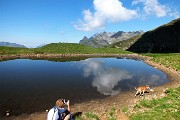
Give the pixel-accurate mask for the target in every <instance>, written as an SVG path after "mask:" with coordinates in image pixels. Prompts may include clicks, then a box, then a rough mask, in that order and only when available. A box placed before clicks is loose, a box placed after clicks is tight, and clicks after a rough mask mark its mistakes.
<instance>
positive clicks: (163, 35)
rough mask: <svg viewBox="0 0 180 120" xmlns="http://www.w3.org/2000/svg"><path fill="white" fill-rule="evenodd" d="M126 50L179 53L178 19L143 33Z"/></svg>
mask: <svg viewBox="0 0 180 120" xmlns="http://www.w3.org/2000/svg"><path fill="white" fill-rule="evenodd" d="M127 50H128V51H131V52H136V53H179V52H180V18H178V19H175V20H173V21H171V22H169V23H167V24H165V25H162V26H160V27H158V28H156V29H154V30H151V31H148V32H146V33H144V34H143V35H142V36H141V37H140V38H138V39H137V40H135V42H134V43H133V44H132V45H131V46H130V47H129V48H128V49H127Z"/></svg>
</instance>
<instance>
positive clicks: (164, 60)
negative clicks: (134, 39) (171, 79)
mask: <svg viewBox="0 0 180 120" xmlns="http://www.w3.org/2000/svg"><path fill="white" fill-rule="evenodd" d="M142 55H145V56H149V57H152V59H151V60H152V61H154V62H156V63H159V64H162V65H164V66H166V67H171V68H173V69H175V70H180V53H168V54H167V53H166V54H152V53H151V54H150V53H149V54H142Z"/></svg>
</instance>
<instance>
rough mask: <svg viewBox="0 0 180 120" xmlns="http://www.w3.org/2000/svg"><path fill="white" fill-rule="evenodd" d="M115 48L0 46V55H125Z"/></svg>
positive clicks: (57, 44) (80, 45)
mask: <svg viewBox="0 0 180 120" xmlns="http://www.w3.org/2000/svg"><path fill="white" fill-rule="evenodd" d="M126 53H131V52H128V51H124V50H120V49H115V48H92V47H89V46H85V45H82V44H76V43H51V44H48V45H45V46H43V47H41V48H14V47H2V46H0V55H9V54H126Z"/></svg>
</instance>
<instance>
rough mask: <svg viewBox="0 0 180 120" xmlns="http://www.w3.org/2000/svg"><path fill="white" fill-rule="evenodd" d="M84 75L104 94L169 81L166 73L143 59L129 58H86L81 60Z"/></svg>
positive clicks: (114, 93)
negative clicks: (147, 63)
mask: <svg viewBox="0 0 180 120" xmlns="http://www.w3.org/2000/svg"><path fill="white" fill-rule="evenodd" d="M81 64H82V65H83V66H82V68H83V75H84V77H85V78H86V77H91V79H92V86H93V87H96V88H97V91H99V92H100V93H102V94H104V95H116V94H118V93H120V92H121V91H125V90H129V89H131V88H133V87H135V86H139V85H146V84H147V85H150V86H157V85H161V84H163V83H165V82H167V81H168V80H167V78H166V75H164V74H163V73H162V72H160V71H159V70H156V69H154V68H152V67H151V66H148V65H146V64H145V63H143V62H142V61H135V60H127V59H119V60H118V59H112V58H103V59H95V58H93V59H86V60H84V61H81Z"/></svg>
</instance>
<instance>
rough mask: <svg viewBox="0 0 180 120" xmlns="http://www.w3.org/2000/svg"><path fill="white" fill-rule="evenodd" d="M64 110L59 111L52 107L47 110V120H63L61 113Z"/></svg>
mask: <svg viewBox="0 0 180 120" xmlns="http://www.w3.org/2000/svg"><path fill="white" fill-rule="evenodd" d="M65 110H66V109H64V110H60V109H59V108H57V107H53V108H52V109H50V110H49V112H48V115H47V120H63V113H64V111H65Z"/></svg>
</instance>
